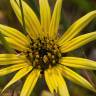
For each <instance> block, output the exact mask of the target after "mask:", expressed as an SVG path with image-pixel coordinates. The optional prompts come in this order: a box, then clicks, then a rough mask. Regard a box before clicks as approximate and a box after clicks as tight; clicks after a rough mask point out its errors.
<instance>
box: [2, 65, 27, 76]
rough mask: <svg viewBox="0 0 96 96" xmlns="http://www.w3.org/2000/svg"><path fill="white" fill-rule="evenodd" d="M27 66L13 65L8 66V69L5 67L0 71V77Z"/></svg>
mask: <svg viewBox="0 0 96 96" xmlns="http://www.w3.org/2000/svg"><path fill="white" fill-rule="evenodd" d="M26 66H28V65H27V64H24V63H22V64H17V65H13V66H10V67H6V68H3V69H0V76H4V75H7V74H9V73H12V72H15V71H17V70H19V69H21V68H24V67H26Z"/></svg>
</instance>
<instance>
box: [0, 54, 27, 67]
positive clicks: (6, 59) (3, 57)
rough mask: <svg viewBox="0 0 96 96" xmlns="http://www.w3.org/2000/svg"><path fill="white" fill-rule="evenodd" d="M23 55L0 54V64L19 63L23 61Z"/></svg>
mask: <svg viewBox="0 0 96 96" xmlns="http://www.w3.org/2000/svg"><path fill="white" fill-rule="evenodd" d="M24 62H26V61H25V56H23V55H22V56H17V55H16V54H0V65H9V64H20V63H24Z"/></svg>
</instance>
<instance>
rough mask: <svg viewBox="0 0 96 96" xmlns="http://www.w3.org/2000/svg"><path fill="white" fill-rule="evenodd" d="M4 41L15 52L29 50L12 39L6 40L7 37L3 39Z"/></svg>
mask: <svg viewBox="0 0 96 96" xmlns="http://www.w3.org/2000/svg"><path fill="white" fill-rule="evenodd" d="M5 40H6V41H7V42H8V43H9V44H10V47H12V48H14V49H16V50H19V51H27V50H29V48H28V47H26V46H24V45H22V44H20V43H18V42H17V41H16V40H14V39H12V38H8V37H5Z"/></svg>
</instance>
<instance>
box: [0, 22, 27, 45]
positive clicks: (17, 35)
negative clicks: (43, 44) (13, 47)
mask: <svg viewBox="0 0 96 96" xmlns="http://www.w3.org/2000/svg"><path fill="white" fill-rule="evenodd" d="M0 32H1V34H3V35H4V36H6V37H9V38H12V39H13V40H15V41H16V42H18V43H20V44H22V45H24V46H27V45H29V42H28V39H27V38H26V37H25V36H24V35H23V34H22V33H21V32H20V31H18V30H16V29H14V28H11V27H8V26H5V25H1V24H0Z"/></svg>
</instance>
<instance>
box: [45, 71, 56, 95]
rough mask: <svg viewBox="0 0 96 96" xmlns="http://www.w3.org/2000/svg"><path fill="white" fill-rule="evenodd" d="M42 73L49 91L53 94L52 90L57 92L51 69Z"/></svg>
mask: <svg viewBox="0 0 96 96" xmlns="http://www.w3.org/2000/svg"><path fill="white" fill-rule="evenodd" d="M44 74H45V80H46V83H47V85H48V88H49V90H50V91H51V93H53V94H54V91H55V92H57V84H56V80H55V77H54V73H53V69H48V70H46V71H45V73H44Z"/></svg>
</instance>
